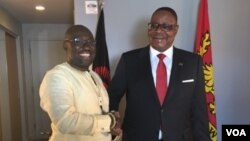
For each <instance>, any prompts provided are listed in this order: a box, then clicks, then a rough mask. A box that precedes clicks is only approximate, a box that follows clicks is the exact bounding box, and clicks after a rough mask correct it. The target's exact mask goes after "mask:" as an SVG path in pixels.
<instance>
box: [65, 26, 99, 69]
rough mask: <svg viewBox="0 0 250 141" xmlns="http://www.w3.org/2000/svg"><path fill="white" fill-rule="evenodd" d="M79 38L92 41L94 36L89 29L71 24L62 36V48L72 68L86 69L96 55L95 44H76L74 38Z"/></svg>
mask: <svg viewBox="0 0 250 141" xmlns="http://www.w3.org/2000/svg"><path fill="white" fill-rule="evenodd" d="M74 38H79V39H81V40H83V41H94V37H93V35H92V33H91V31H90V30H89V29H87V28H86V27H84V26H82V25H75V26H72V27H71V28H70V29H68V30H67V32H66V34H65V38H64V40H65V41H64V49H65V50H66V53H67V62H68V63H69V64H70V65H71V66H72V67H74V68H76V69H78V70H81V71H87V70H88V69H89V66H90V65H91V64H92V63H93V61H94V58H95V55H96V47H95V45H86V44H83V45H82V44H80V45H76V44H74V42H72V41H69V40H74Z"/></svg>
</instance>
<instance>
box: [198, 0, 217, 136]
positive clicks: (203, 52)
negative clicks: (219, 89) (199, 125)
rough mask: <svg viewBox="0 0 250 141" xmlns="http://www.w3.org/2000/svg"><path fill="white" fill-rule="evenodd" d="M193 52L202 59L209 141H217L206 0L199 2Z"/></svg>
mask: <svg viewBox="0 0 250 141" xmlns="http://www.w3.org/2000/svg"><path fill="white" fill-rule="evenodd" d="M195 52H196V53H197V54H199V55H200V56H201V57H202V59H203V72H204V78H205V88H204V89H205V92H206V98H207V106H208V115H209V132H210V138H211V141H217V127H216V110H215V108H216V107H215V93H214V76H213V64H212V48H211V34H210V26H209V17H208V5H207V0H201V1H200V9H199V17H198V24H197V35H196V44H195Z"/></svg>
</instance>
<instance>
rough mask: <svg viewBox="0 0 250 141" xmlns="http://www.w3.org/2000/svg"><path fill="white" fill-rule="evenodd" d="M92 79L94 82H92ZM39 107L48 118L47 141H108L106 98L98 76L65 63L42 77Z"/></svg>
mask: <svg viewBox="0 0 250 141" xmlns="http://www.w3.org/2000/svg"><path fill="white" fill-rule="evenodd" d="M93 80H94V81H93ZM40 99H41V101H40V105H41V107H42V109H43V110H44V111H46V112H47V113H48V115H49V117H50V119H51V128H52V136H51V137H50V140H49V141H111V135H110V133H109V132H110V123H111V119H110V117H109V116H108V115H102V109H101V108H100V105H102V108H103V111H104V112H108V110H109V99H108V94H107V92H106V89H105V87H104V86H103V83H102V81H101V79H100V77H99V76H98V75H97V74H96V73H95V72H93V71H92V70H90V71H79V70H77V69H75V68H73V67H71V66H70V65H69V64H68V63H62V64H60V65H57V66H56V67H54V68H53V69H51V70H50V71H48V72H47V73H46V74H45V77H44V79H43V81H42V83H41V86H40Z"/></svg>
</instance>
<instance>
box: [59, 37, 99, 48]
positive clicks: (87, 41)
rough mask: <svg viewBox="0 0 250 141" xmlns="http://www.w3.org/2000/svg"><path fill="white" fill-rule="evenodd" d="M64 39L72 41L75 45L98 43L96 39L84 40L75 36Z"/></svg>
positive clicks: (93, 44)
mask: <svg viewBox="0 0 250 141" xmlns="http://www.w3.org/2000/svg"><path fill="white" fill-rule="evenodd" d="M64 41H69V42H72V43H73V45H74V46H95V45H96V41H93V40H82V39H81V38H74V39H72V40H69V39H66V40H64Z"/></svg>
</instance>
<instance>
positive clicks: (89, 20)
mask: <svg viewBox="0 0 250 141" xmlns="http://www.w3.org/2000/svg"><path fill="white" fill-rule="evenodd" d="M84 1H85V0H75V24H84V25H86V26H88V27H89V28H90V29H91V30H92V32H93V33H95V27H96V22H97V15H86V14H85V9H84ZM104 1H105V0H104ZM198 5H199V0H188V1H187V0H106V1H105V5H104V11H105V26H106V39H107V45H108V50H109V57H110V65H111V73H112V74H113V73H114V70H115V67H116V65H117V62H118V60H119V58H120V55H121V53H122V52H124V51H128V50H131V49H135V48H139V47H142V46H144V45H146V44H147V36H146V34H147V26H146V25H147V22H149V19H150V16H151V14H152V12H153V11H154V10H155V9H156V8H158V7H161V6H170V7H172V8H174V9H175V10H176V12H177V14H178V18H179V25H180V30H179V32H178V35H177V38H176V41H175V45H176V46H177V47H179V48H182V49H185V50H188V51H191V52H192V51H193V48H194V40H195V33H196V31H195V30H196V23H197V12H198ZM249 5H250V1H249V0H237V1H236V0H219V1H218V0H208V8H209V16H210V30H211V38H212V51H213V64H214V76H215V95H216V108H217V126H218V127H217V128H218V137H219V141H221V125H222V124H249V123H250V112H248V109H247V108H248V107H249V105H250V104H249V100H250V95H249V92H250V87H249V86H250V81H249V80H250V75H249V74H248V72H249V70H250V63H249V62H248V60H249V54H250V43H249V41H248V40H249V35H248V34H249V33H250V28H249V25H250V16H249V13H250V9H249Z"/></svg>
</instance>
